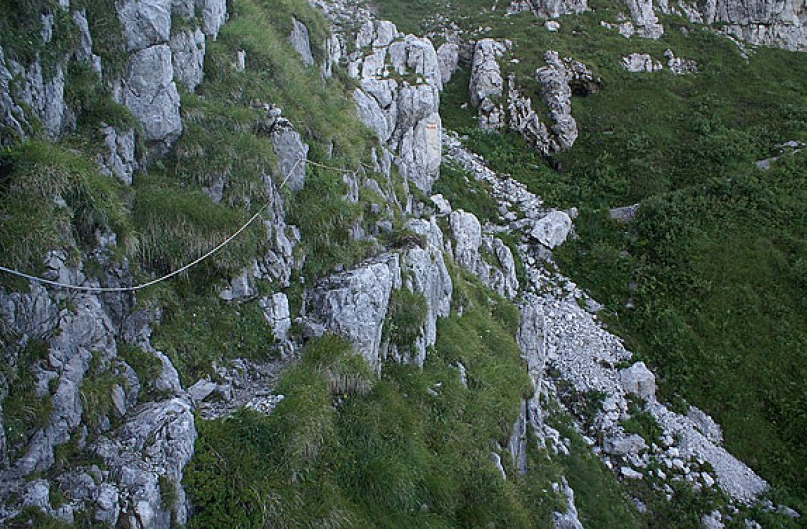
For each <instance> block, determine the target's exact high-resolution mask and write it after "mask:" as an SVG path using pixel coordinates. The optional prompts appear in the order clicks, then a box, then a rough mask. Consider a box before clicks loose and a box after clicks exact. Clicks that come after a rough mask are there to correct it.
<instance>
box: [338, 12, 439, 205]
mask: <svg viewBox="0 0 807 529" xmlns="http://www.w3.org/2000/svg"><path fill="white" fill-rule="evenodd" d="M355 46H356V51H354V52H353V53H351V54H350V56H349V57H348V61H349V64H348V73H349V74H350V75H351V76H353V77H355V78H357V79H359V80H360V84H361V87H360V88H358V89H356V91H355V92H354V94H353V98H354V100H355V102H356V106H357V113H358V116H359V119H361V121H362V122H363V123H364V124H365V125H367V127H368V128H369V129H370V130H372V131H373V132H375V133H376V135H377V136H378V138H379V140H380V141H381V142H382V143H386V144H387V145H388V146H389V148H390V150H391V151H392V152H393V153H395V158H394V163H395V164H396V165H397V166H398V168H399V170H400V172H401V174H402V175H403V176H404V177H405V178H406V179H407V181H409V182H411V183H413V184H414V185H415V186H417V187H418V189H420V190H421V191H423V192H426V193H428V192H429V190H430V189H431V186H432V184H433V182H434V180H435V179H436V178H437V176H438V175H439V172H440V161H441V156H442V151H441V143H440V142H441V140H440V137H441V134H442V122H441V120H440V114H439V112H438V109H439V106H440V90H441V89H442V86H443V81H442V79H443V76H442V70H441V64H440V61H439V60H438V57H437V52H436V51H435V50H434V46H432V43H431V41H429V40H428V39H425V38H418V37H415V36H413V35H407V36H406V37H402V36H401V35H400V33H399V32H398V30H397V28H396V27H395V25H394V24H392V23H391V22H387V21H379V22H374V21H372V20H367V21H366V22H365V23H364V24H363V25H362V26H361V28H360V30H359V32H358V35H357V36H356V38H355ZM410 75H411V76H414V77H415V79H414V82H413V79H411V78H410V77H407V76H410Z"/></svg>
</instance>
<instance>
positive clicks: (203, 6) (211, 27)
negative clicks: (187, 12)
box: [196, 0, 227, 40]
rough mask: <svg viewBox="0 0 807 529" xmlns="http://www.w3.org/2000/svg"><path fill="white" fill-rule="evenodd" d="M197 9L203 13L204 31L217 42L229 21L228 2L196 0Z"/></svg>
mask: <svg viewBox="0 0 807 529" xmlns="http://www.w3.org/2000/svg"><path fill="white" fill-rule="evenodd" d="M196 9H197V10H198V11H199V12H200V13H201V17H202V31H204V32H205V35H207V36H208V37H210V38H211V39H213V40H216V38H217V37H218V35H219V31H220V30H221V26H223V25H224V22H226V21H227V0H196Z"/></svg>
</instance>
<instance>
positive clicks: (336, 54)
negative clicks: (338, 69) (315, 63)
mask: <svg viewBox="0 0 807 529" xmlns="http://www.w3.org/2000/svg"><path fill="white" fill-rule="evenodd" d="M341 59H342V44H341V43H340V42H339V38H338V37H337V36H336V35H331V36H329V37H328V38H327V39H326V40H325V61H324V62H323V63H322V76H323V77H324V78H325V79H330V78H331V77H333V69H334V66H336V65H338V64H339V61H340V60H341Z"/></svg>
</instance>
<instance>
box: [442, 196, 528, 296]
mask: <svg viewBox="0 0 807 529" xmlns="http://www.w3.org/2000/svg"><path fill="white" fill-rule="evenodd" d="M449 223H450V225H451V235H452V239H453V241H454V260H455V261H456V262H457V264H459V265H460V266H461V267H463V268H465V269H466V270H468V271H469V272H471V273H472V274H474V275H475V276H477V277H478V278H479V280H480V281H482V283H483V284H485V286H487V287H488V288H490V289H492V290H495V291H496V292H497V293H498V294H499V295H501V296H505V297H508V298H513V297H515V295H516V293H517V292H518V279H517V277H516V273H515V261H514V259H513V254H512V252H511V251H510V248H508V247H507V245H505V244H504V243H503V242H502V241H501V240H499V239H497V238H494V237H492V236H490V235H482V227H481V225H480V224H479V219H477V218H476V216H475V215H474V214H473V213H468V212H465V211H462V210H457V211H452V212H451V215H450V216H449ZM483 253H484V254H487V255H488V256H489V260H486V259H484V258H483ZM489 261H492V262H489ZM493 263H495V264H493Z"/></svg>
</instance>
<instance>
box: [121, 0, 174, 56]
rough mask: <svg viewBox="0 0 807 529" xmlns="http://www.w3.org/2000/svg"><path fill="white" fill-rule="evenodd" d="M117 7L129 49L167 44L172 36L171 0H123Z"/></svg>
mask: <svg viewBox="0 0 807 529" xmlns="http://www.w3.org/2000/svg"><path fill="white" fill-rule="evenodd" d="M117 9H118V18H119V19H120V22H121V25H122V26H123V34H124V37H125V38H126V48H127V50H129V51H135V50H142V49H144V48H148V47H150V46H155V45H157V44H166V43H167V42H168V39H170V38H171V0H123V1H121V2H119V3H118V5H117Z"/></svg>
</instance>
